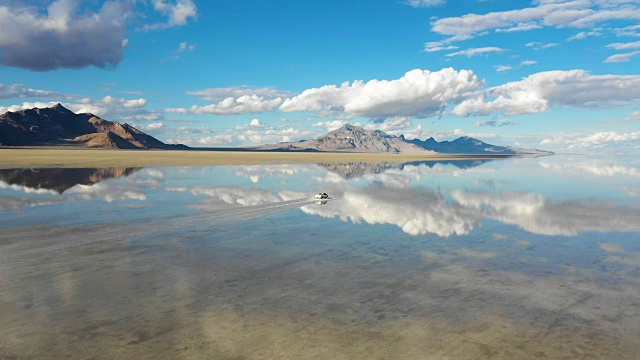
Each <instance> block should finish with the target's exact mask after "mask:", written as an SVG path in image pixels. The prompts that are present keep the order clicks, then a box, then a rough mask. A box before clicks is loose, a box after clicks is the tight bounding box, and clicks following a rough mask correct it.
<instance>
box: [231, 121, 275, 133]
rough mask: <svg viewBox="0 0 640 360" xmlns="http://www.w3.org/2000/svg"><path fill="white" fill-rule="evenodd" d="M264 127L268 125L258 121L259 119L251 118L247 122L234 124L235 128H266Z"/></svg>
mask: <svg viewBox="0 0 640 360" xmlns="http://www.w3.org/2000/svg"><path fill="white" fill-rule="evenodd" d="M266 128H270V126H269V125H267V124H265V123H263V122H262V121H260V119H253V120H251V122H249V123H248V124H245V125H238V126H236V130H248V129H266Z"/></svg>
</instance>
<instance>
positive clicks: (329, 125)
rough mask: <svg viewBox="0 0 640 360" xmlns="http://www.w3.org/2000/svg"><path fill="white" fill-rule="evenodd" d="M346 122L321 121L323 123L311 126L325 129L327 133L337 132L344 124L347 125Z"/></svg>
mask: <svg viewBox="0 0 640 360" xmlns="http://www.w3.org/2000/svg"><path fill="white" fill-rule="evenodd" d="M346 123H347V122H346V121H342V120H333V121H321V122H317V123H315V124H313V125H311V126H313V127H315V128H321V129H325V130H326V131H333V130H337V129H339V128H340V127H342V126H343V125H344V124H346Z"/></svg>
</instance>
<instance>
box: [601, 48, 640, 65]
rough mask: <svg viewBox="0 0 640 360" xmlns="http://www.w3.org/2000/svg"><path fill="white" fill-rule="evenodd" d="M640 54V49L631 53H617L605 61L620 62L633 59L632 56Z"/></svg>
mask: <svg viewBox="0 0 640 360" xmlns="http://www.w3.org/2000/svg"><path fill="white" fill-rule="evenodd" d="M638 54H640V50H638V51H632V52H630V53H626V54H616V55H611V56H609V57H608V58H606V59H605V60H604V62H606V63H619V62H627V61H629V60H630V59H631V57H632V56H635V55H638Z"/></svg>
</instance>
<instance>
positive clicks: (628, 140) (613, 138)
mask: <svg viewBox="0 0 640 360" xmlns="http://www.w3.org/2000/svg"><path fill="white" fill-rule="evenodd" d="M639 143H640V132H629V133H617V132H615V131H601V132H597V133H593V134H589V135H584V134H555V135H554V136H553V137H550V138H546V139H544V140H542V141H541V142H540V145H558V146H564V147H566V148H567V149H574V148H581V149H589V148H591V149H600V148H604V147H607V146H613V145H636V144H638V145H640V144H639Z"/></svg>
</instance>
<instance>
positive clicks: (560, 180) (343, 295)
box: [0, 156, 640, 359]
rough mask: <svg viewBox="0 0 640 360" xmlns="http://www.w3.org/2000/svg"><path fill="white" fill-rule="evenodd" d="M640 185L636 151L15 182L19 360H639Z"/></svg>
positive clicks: (13, 322)
mask: <svg viewBox="0 0 640 360" xmlns="http://www.w3.org/2000/svg"><path fill="white" fill-rule="evenodd" d="M638 184H640V160H639V159H638V158H634V157H611V158H588V157H579V156H574V157H568V156H553V157H542V158H528V159H508V160H495V161H485V160H468V161H446V162H421V163H406V164H402V163H373V164H367V163H347V164H317V165H261V166H221V167H157V168H120V169H118V168H110V169H0V228H1V229H2V232H1V233H0V358H15V359H32V358H41V359H51V358H83V359H84V358H98V359H112V358H149V359H157V358H188V359H192V358H203V359H243V358H244V359H286V358H291V359H306V358H313V359H354V358H361V359H375V358H380V359H393V358H403V359H429V358H433V359H442V358H451V359H467V358H473V359H501V358H502V359H515V358H518V359H540V358H550V359H556V358H565V359H571V358H574V359H590V358H593V359H633V358H637V354H638V353H640V341H639V340H638V339H640V277H639V276H640V205H639V204H640V203H639V202H638V197H639V196H640V185H638ZM318 191H323V192H327V193H329V194H330V195H331V196H332V199H331V200H329V201H327V202H326V203H317V202H315V201H313V200H310V198H312V196H313V194H314V193H316V192H318Z"/></svg>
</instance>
